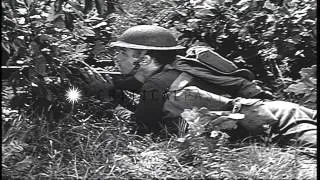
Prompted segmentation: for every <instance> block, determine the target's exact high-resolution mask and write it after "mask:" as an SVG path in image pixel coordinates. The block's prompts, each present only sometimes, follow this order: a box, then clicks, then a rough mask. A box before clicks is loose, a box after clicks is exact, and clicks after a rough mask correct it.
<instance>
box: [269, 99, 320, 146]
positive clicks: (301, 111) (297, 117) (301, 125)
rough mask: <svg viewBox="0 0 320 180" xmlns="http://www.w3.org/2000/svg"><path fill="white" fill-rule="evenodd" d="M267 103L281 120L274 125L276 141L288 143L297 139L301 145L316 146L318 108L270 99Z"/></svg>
mask: <svg viewBox="0 0 320 180" xmlns="http://www.w3.org/2000/svg"><path fill="white" fill-rule="evenodd" d="M265 105H266V106H267V107H268V109H270V110H271V111H272V113H273V114H274V115H275V117H276V118H277V119H278V120H279V121H278V123H277V125H276V126H275V127H274V131H275V132H276V135H275V136H274V139H275V140H276V141H278V142H279V143H288V142H289V140H294V139H295V140H297V143H299V144H301V145H305V146H316V144H317V120H316V119H315V116H316V110H312V109H308V108H306V107H303V106H300V105H298V104H295V103H290V102H285V101H269V102H265Z"/></svg>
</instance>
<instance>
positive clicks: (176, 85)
mask: <svg viewBox="0 0 320 180" xmlns="http://www.w3.org/2000/svg"><path fill="white" fill-rule="evenodd" d="M191 80H192V76H191V75H189V74H188V73H186V72H182V73H181V74H180V75H179V76H178V77H177V79H175V80H174V81H173V83H172V84H171V85H170V87H169V91H177V90H180V89H182V88H184V87H185V86H186V85H187V84H188V83H189V82H190V81H191Z"/></svg>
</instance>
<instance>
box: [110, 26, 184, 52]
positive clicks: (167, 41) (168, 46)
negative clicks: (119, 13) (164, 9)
mask: <svg viewBox="0 0 320 180" xmlns="http://www.w3.org/2000/svg"><path fill="white" fill-rule="evenodd" d="M111 46H114V47H124V48H131V49H142V50H179V49H184V48H185V47H183V46H180V45H178V43H177V40H176V38H175V37H174V36H173V34H172V33H171V32H170V31H169V30H167V29H165V28H163V27H160V26H155V25H138V26H134V27H131V28H129V29H127V30H126V31H125V32H124V33H123V34H122V35H121V36H120V37H119V39H118V40H117V41H116V42H112V43H111Z"/></svg>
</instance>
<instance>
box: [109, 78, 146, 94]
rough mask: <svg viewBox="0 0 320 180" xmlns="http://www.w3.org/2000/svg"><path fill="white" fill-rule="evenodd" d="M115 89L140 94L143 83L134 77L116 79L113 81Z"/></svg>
mask: <svg viewBox="0 0 320 180" xmlns="http://www.w3.org/2000/svg"><path fill="white" fill-rule="evenodd" d="M113 83H114V87H115V89H121V90H128V91H133V92H139V91H140V89H141V87H142V83H141V82H140V81H138V80H137V79H136V78H135V77H134V76H129V77H125V78H116V79H114V80H113Z"/></svg>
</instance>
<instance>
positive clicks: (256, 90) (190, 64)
mask: <svg viewBox="0 0 320 180" xmlns="http://www.w3.org/2000/svg"><path fill="white" fill-rule="evenodd" d="M169 66H171V67H169V68H173V69H177V70H179V71H181V72H186V73H188V74H190V75H192V76H194V77H197V78H199V79H201V80H204V81H206V82H208V83H209V84H212V85H213V86H219V87H221V88H222V89H224V90H225V91H226V92H227V93H228V94H229V95H231V96H233V97H245V98H253V97H257V95H261V94H262V92H264V91H263V90H262V89H261V87H259V86H257V85H256V84H255V83H253V82H252V80H253V79H254V75H253V73H252V72H251V71H249V70H246V69H239V68H238V67H237V66H236V65H235V64H234V63H232V62H231V61H229V60H227V59H226V58H224V57H222V56H221V55H219V54H218V53H216V52H214V51H213V49H212V48H209V47H204V46H195V47H192V48H190V49H188V50H187V55H186V56H178V58H177V60H176V61H175V62H174V63H172V64H171V65H169Z"/></svg>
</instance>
